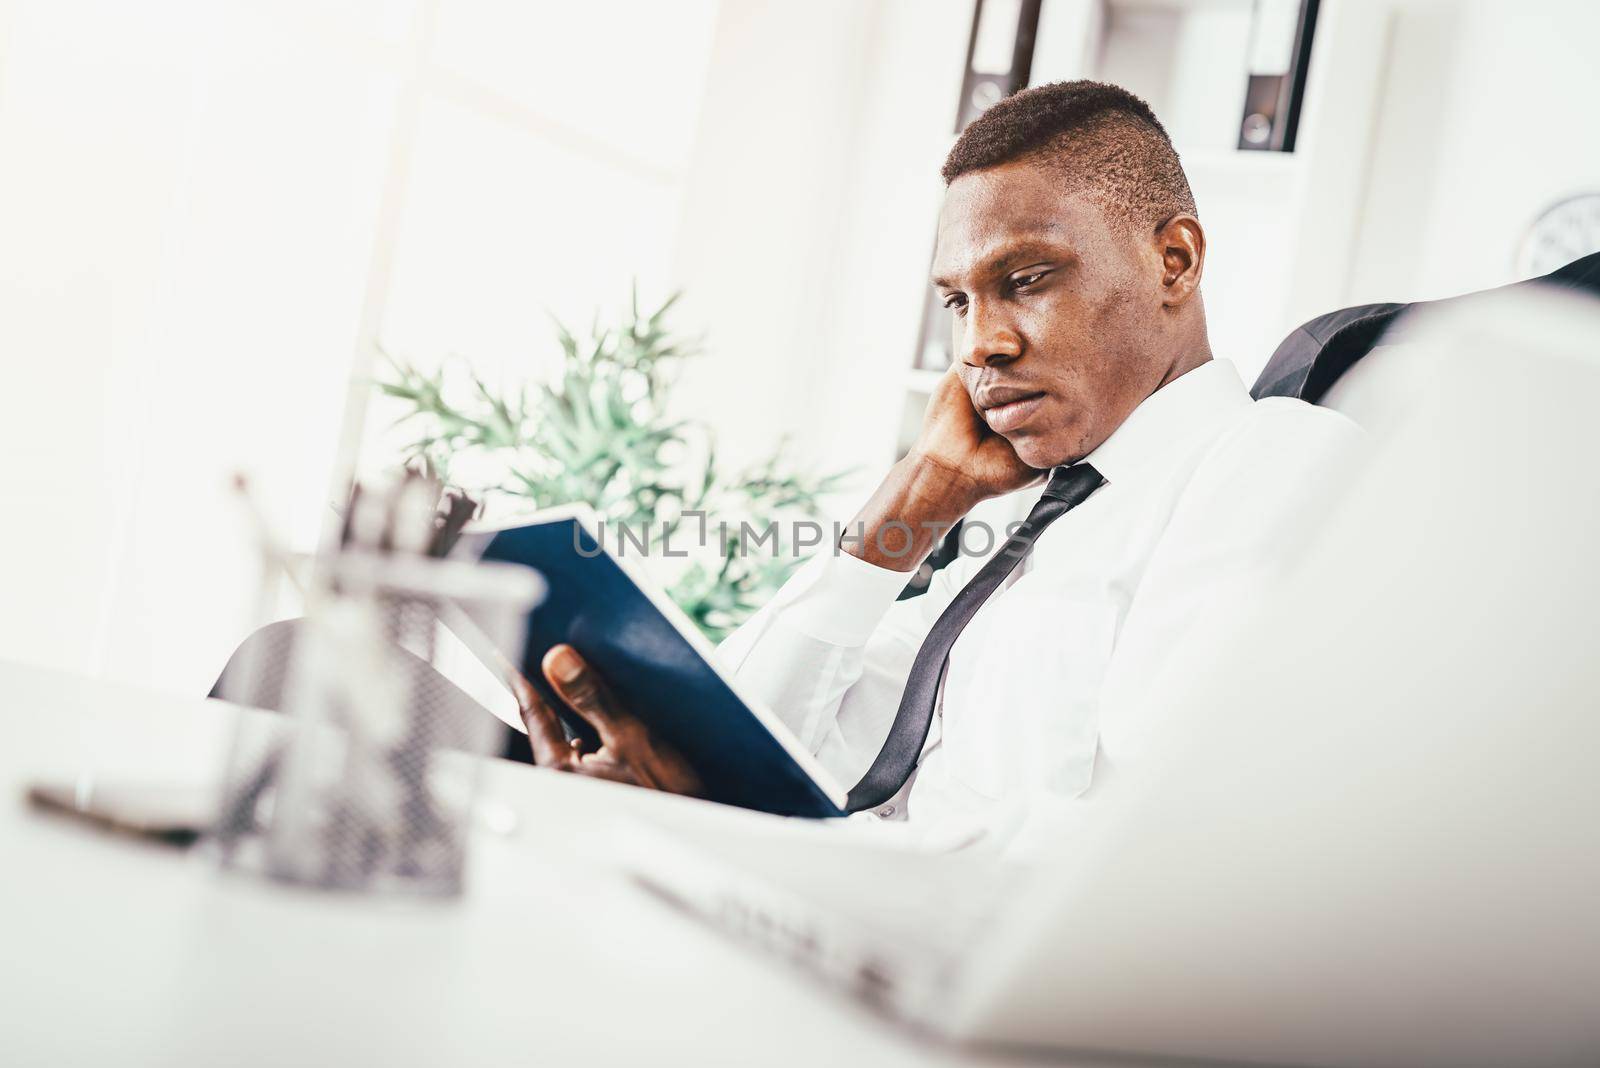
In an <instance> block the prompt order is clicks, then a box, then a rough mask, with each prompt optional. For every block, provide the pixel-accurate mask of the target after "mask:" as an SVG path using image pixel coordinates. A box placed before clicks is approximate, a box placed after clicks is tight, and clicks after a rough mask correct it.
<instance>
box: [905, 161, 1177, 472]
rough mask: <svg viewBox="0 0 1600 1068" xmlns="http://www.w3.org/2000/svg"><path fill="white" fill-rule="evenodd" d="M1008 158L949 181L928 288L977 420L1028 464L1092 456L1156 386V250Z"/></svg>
mask: <svg viewBox="0 0 1600 1068" xmlns="http://www.w3.org/2000/svg"><path fill="white" fill-rule="evenodd" d="M1065 184H1066V183H1065V182H1063V180H1062V179H1061V178H1060V177H1059V176H1058V175H1056V174H1054V173H1052V172H1051V171H1050V170H1048V169H1047V168H1045V167H1041V166H1038V165H1035V164H1030V163H1010V164H1005V165H1003V166H999V167H992V168H989V169H987V170H982V171H974V172H971V173H969V174H964V175H962V176H961V177H959V178H957V179H956V180H955V181H954V182H952V183H950V188H949V190H948V191H947V193H946V195H945V201H944V208H943V210H942V211H941V212H940V215H939V236H938V244H937V246H936V249H935V253H934V265H933V282H934V286H935V287H936V288H937V290H938V291H939V294H940V296H941V297H942V298H943V299H944V302H945V304H946V306H947V307H949V308H950V309H951V310H952V320H953V321H952V330H953V334H952V341H953V344H954V352H955V357H956V359H957V360H958V361H959V364H958V370H959V373H960V375H961V380H962V382H963V383H964V384H965V385H966V387H967V393H968V395H969V396H970V397H971V398H972V403H973V406H974V407H975V408H976V409H977V410H978V414H979V416H980V417H981V418H982V419H983V420H984V421H985V422H986V423H987V424H988V425H989V428H990V429H991V430H993V431H994V432H995V433H997V434H1000V435H1001V436H1003V437H1004V438H1005V439H1006V440H1007V441H1009V442H1010V443H1011V446H1012V448H1013V449H1015V450H1016V453H1017V455H1018V456H1019V457H1020V458H1021V459H1022V461H1023V462H1024V463H1026V464H1027V465H1028V466H1030V467H1035V468H1040V469H1044V468H1049V467H1054V466H1056V465H1058V464H1063V463H1070V462H1073V461H1076V460H1079V459H1082V458H1083V457H1084V456H1086V455H1088V454H1089V453H1090V452H1093V451H1094V449H1095V448H1096V447H1098V446H1099V445H1100V443H1101V442H1103V441H1105V439H1106V438H1107V437H1109V436H1110V434H1111V432H1112V431H1113V430H1115V429H1116V428H1117V427H1118V426H1120V425H1121V424H1122V421H1123V420H1124V419H1126V418H1127V417H1128V415H1129V414H1130V413H1131V412H1132V411H1133V409H1134V408H1136V407H1137V406H1138V405H1139V403H1140V402H1141V401H1143V400H1144V399H1145V398H1146V397H1148V396H1149V395H1150V394H1151V393H1153V392H1155V390H1156V389H1157V388H1158V387H1159V386H1160V385H1161V382H1162V379H1163V376H1164V374H1165V372H1166V370H1167V364H1169V363H1170V361H1171V355H1170V353H1167V354H1165V356H1164V355H1163V352H1164V346H1163V344H1162V340H1163V339H1162V336H1161V334H1162V331H1163V329H1164V326H1165V324H1164V322H1163V303H1162V296H1163V294H1162V286H1161V278H1162V258H1161V253H1160V249H1159V246H1158V243H1157V242H1156V241H1155V239H1154V236H1153V235H1151V236H1150V237H1148V238H1141V236H1139V235H1135V234H1132V233H1129V232H1128V231H1127V229H1126V228H1125V227H1123V226H1121V225H1120V224H1119V223H1117V222H1116V221H1114V220H1110V219H1107V218H1106V216H1105V214H1104V213H1103V212H1102V211H1101V209H1100V208H1099V206H1098V205H1096V204H1095V203H1094V202H1093V201H1092V200H1090V199H1088V198H1087V197H1085V196H1083V195H1082V194H1076V193H1072V192H1070V191H1067V190H1066V189H1064V188H1063V186H1064V185H1065Z"/></svg>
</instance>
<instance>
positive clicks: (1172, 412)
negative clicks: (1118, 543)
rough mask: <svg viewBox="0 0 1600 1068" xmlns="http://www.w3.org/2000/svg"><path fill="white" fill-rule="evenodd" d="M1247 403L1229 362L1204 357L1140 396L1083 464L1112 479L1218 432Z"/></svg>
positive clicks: (1243, 390) (1124, 476) (1242, 387)
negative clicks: (1144, 395) (1163, 383)
mask: <svg viewBox="0 0 1600 1068" xmlns="http://www.w3.org/2000/svg"><path fill="white" fill-rule="evenodd" d="M1253 403H1255V402H1254V401H1252V400H1251V399H1250V392H1249V391H1248V390H1246V389H1245V388H1244V382H1243V381H1241V380H1240V378H1239V372H1238V371H1237V370H1235V369H1234V366H1233V364H1231V363H1228V362H1227V361H1225V360H1209V361H1207V362H1205V363H1203V364H1201V365H1200V366H1199V367H1196V368H1194V369H1193V370H1192V371H1189V372H1188V373H1187V374H1183V375H1179V376H1178V377H1177V378H1175V379H1173V380H1172V381H1171V382H1168V383H1167V384H1166V385H1164V386H1162V387H1161V388H1160V389H1158V390H1156V391H1155V392H1154V393H1152V394H1150V396H1148V397H1146V398H1145V399H1144V401H1143V402H1142V403H1141V404H1140V405H1139V406H1138V407H1137V408H1135V409H1134V410H1133V413H1132V414H1131V415H1129V416H1128V418H1126V419H1124V420H1123V421H1122V425H1121V426H1119V427H1117V429H1115V430H1113V431H1112V432H1111V436H1110V437H1108V438H1106V440H1105V441H1103V442H1101V443H1100V447H1099V448H1097V449H1095V450H1094V451H1093V452H1091V453H1090V454H1089V455H1088V456H1085V457H1084V458H1083V462H1084V463H1089V464H1093V465H1094V467H1095V470H1097V471H1099V472H1100V474H1102V475H1103V476H1105V479H1106V481H1107V482H1116V481H1117V480H1118V479H1119V478H1127V477H1129V476H1130V475H1132V474H1133V473H1134V472H1135V471H1138V470H1139V469H1141V468H1143V467H1144V466H1146V465H1147V464H1149V463H1152V462H1154V461H1157V460H1160V459H1161V458H1162V457H1164V456H1170V455H1181V454H1182V453H1183V452H1187V451H1188V450H1187V449H1182V448H1181V447H1182V446H1184V445H1190V443H1191V442H1192V440H1193V439H1194V438H1196V437H1199V436H1202V435H1207V434H1214V433H1216V432H1218V431H1220V430H1221V429H1222V427H1223V426H1224V425H1225V424H1226V423H1227V422H1228V420H1229V419H1231V418H1232V417H1233V416H1235V415H1237V414H1238V413H1239V412H1240V411H1241V410H1242V409H1245V408H1248V407H1250V405H1251V404H1253ZM1190 447H1192V445H1190ZM1180 450H1181V451H1180Z"/></svg>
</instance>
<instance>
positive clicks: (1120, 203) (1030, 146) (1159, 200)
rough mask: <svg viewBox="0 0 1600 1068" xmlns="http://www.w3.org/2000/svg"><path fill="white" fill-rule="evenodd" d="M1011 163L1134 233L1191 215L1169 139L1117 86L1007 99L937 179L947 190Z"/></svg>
mask: <svg viewBox="0 0 1600 1068" xmlns="http://www.w3.org/2000/svg"><path fill="white" fill-rule="evenodd" d="M1019 161H1027V162H1039V163H1043V164H1046V165H1048V166H1050V167H1051V168H1053V169H1055V170H1057V171H1059V172H1060V173H1061V174H1062V176H1063V177H1064V178H1065V179H1066V180H1067V181H1068V182H1071V183H1073V184H1075V185H1080V186H1081V187H1082V188H1083V190H1084V192H1085V193H1086V194H1088V195H1089V196H1090V197H1092V198H1093V199H1094V200H1095V201H1096V202H1097V203H1099V204H1100V206H1101V208H1102V209H1103V210H1104V211H1106V212H1107V214H1109V215H1111V216H1113V217H1114V218H1119V219H1121V220H1122V221H1124V222H1125V223H1128V224H1130V225H1132V226H1134V227H1137V228H1140V229H1148V230H1154V229H1156V228H1157V227H1159V226H1161V225H1162V224H1163V223H1165V222H1166V221H1167V220H1169V219H1171V218H1172V217H1173V216H1174V215H1178V214H1182V213H1188V214H1191V215H1192V214H1194V213H1195V204H1194V193H1193V191H1192V190H1190V188H1189V179H1188V176H1186V175H1185V174H1184V173H1183V165H1182V164H1181V163H1179V162H1178V153H1177V151H1176V150H1175V149H1174V148H1173V147H1172V139H1171V138H1170V137H1168V136H1167V131H1166V129H1165V128H1163V127H1162V125H1161V122H1160V120H1159V119H1157V118H1156V116H1155V112H1153V111H1151V110H1150V105H1149V104H1146V103H1145V102H1144V101H1143V100H1140V99H1139V98H1138V97H1136V96H1134V95H1133V94H1132V93H1130V92H1128V91H1127V90H1126V89H1123V88H1122V87H1121V86H1116V85H1108V84H1106V83H1105V82H1091V81H1072V82H1052V83H1051V84H1049V85H1040V86H1036V87H1034V88H1032V89H1024V90H1022V92H1020V93H1016V94H1014V95H1012V96H1009V97H1007V98H1006V99H1004V100H1001V101H1000V102H998V103H997V104H995V105H994V106H993V107H991V108H990V109H989V110H988V111H986V112H984V113H983V114H982V115H980V116H978V117H977V118H976V119H973V120H972V122H971V123H969V124H968V125H967V128H966V129H965V130H963V131H962V132H961V136H960V137H958V138H957V139H956V143H955V145H954V146H953V147H952V148H951V149H950V155H949V156H947V157H946V158H945V161H944V167H943V168H941V169H940V172H939V173H940V174H941V175H943V176H944V180H945V184H946V185H948V184H949V183H951V182H953V181H955V180H956V179H957V178H959V177H961V176H962V175H963V174H967V173H970V172H972V171H979V170H984V169H986V168H989V167H997V166H999V165H1000V164H1002V163H1014V162H1019Z"/></svg>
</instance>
